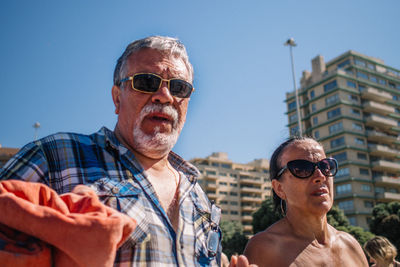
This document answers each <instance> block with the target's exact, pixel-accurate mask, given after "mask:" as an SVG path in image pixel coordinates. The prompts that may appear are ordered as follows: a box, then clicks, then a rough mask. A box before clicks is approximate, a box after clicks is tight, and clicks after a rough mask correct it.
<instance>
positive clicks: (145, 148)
mask: <svg viewBox="0 0 400 267" xmlns="http://www.w3.org/2000/svg"><path fill="white" fill-rule="evenodd" d="M152 112H160V113H164V114H167V115H168V116H170V117H171V118H172V129H171V132H170V133H163V132H160V127H155V128H154V132H153V133H152V134H147V133H145V132H143V130H142V128H141V124H142V122H143V119H144V118H145V117H146V116H147V115H148V114H150V113H152ZM182 128H183V122H180V121H179V114H178V111H177V110H176V109H175V108H174V107H173V106H171V105H164V104H154V103H152V104H149V105H146V106H145V107H144V108H143V109H142V111H141V112H140V114H139V118H137V119H136V121H135V123H134V127H133V143H134V148H135V150H137V151H138V152H139V153H141V154H143V155H145V156H146V157H149V158H161V157H163V156H164V155H166V154H167V153H169V152H170V151H171V150H172V148H173V146H174V145H175V143H176V141H177V140H178V137H179V134H180V132H181V130H182Z"/></svg>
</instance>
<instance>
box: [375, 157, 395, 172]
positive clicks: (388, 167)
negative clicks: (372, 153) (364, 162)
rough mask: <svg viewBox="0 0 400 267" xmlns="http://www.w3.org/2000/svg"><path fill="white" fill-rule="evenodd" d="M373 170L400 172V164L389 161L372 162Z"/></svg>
mask: <svg viewBox="0 0 400 267" xmlns="http://www.w3.org/2000/svg"><path fill="white" fill-rule="evenodd" d="M371 165H372V169H373V170H376V171H388V172H400V163H398V162H392V161H388V160H383V159H381V160H377V161H372V162H371Z"/></svg>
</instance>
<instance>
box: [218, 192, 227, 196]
mask: <svg viewBox="0 0 400 267" xmlns="http://www.w3.org/2000/svg"><path fill="white" fill-rule="evenodd" d="M219 194H220V195H225V196H227V195H228V192H226V191H219Z"/></svg>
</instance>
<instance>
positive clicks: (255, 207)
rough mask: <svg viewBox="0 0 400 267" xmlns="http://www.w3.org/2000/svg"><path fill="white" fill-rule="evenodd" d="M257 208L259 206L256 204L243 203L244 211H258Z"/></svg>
mask: <svg viewBox="0 0 400 267" xmlns="http://www.w3.org/2000/svg"><path fill="white" fill-rule="evenodd" d="M257 209H258V207H257V206H255V205H243V204H242V211H250V212H253V211H256V210H257Z"/></svg>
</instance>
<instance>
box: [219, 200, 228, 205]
mask: <svg viewBox="0 0 400 267" xmlns="http://www.w3.org/2000/svg"><path fill="white" fill-rule="evenodd" d="M219 204H228V201H226V200H221V201H220V202H219Z"/></svg>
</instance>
